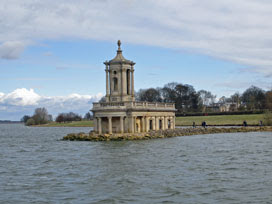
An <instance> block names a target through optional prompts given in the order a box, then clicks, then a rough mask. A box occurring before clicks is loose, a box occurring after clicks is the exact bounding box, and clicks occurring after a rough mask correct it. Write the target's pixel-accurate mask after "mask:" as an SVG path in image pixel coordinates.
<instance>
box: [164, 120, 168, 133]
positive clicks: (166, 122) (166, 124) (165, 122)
mask: <svg viewBox="0 0 272 204" xmlns="http://www.w3.org/2000/svg"><path fill="white" fill-rule="evenodd" d="M164 125H165V129H166V130H167V129H168V117H164Z"/></svg>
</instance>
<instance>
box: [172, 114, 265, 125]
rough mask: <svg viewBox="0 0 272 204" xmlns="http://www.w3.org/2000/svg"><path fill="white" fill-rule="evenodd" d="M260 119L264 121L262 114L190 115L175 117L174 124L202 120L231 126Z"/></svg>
mask: <svg viewBox="0 0 272 204" xmlns="http://www.w3.org/2000/svg"><path fill="white" fill-rule="evenodd" d="M260 120H262V121H264V114H251V115H216V116H190V117H177V118H176V126H191V125H192V124H193V122H195V123H196V125H201V123H202V122H203V121H205V122H206V124H207V125H222V126H233V125H242V124H243V121H246V122H247V124H248V125H258V124H259V122H260Z"/></svg>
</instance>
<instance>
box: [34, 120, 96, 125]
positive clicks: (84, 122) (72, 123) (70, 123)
mask: <svg viewBox="0 0 272 204" xmlns="http://www.w3.org/2000/svg"><path fill="white" fill-rule="evenodd" d="M35 126H36V127H93V121H92V120H83V121H73V122H67V123H57V122H51V123H48V124H44V125H35Z"/></svg>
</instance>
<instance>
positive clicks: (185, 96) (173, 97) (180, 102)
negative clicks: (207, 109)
mask: <svg viewBox="0 0 272 204" xmlns="http://www.w3.org/2000/svg"><path fill="white" fill-rule="evenodd" d="M160 91H161V96H162V99H163V102H170V103H175V104H176V108H177V109H178V112H185V111H198V110H199V109H200V103H199V101H200V98H199V95H198V94H197V93H196V91H195V89H194V87H193V86H191V85H188V84H178V83H176V82H172V83H168V84H166V85H165V86H164V87H163V88H162V89H160Z"/></svg>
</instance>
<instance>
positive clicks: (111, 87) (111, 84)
mask: <svg viewBox="0 0 272 204" xmlns="http://www.w3.org/2000/svg"><path fill="white" fill-rule="evenodd" d="M109 73H110V95H111V94H112V92H113V80H112V70H109Z"/></svg>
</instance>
